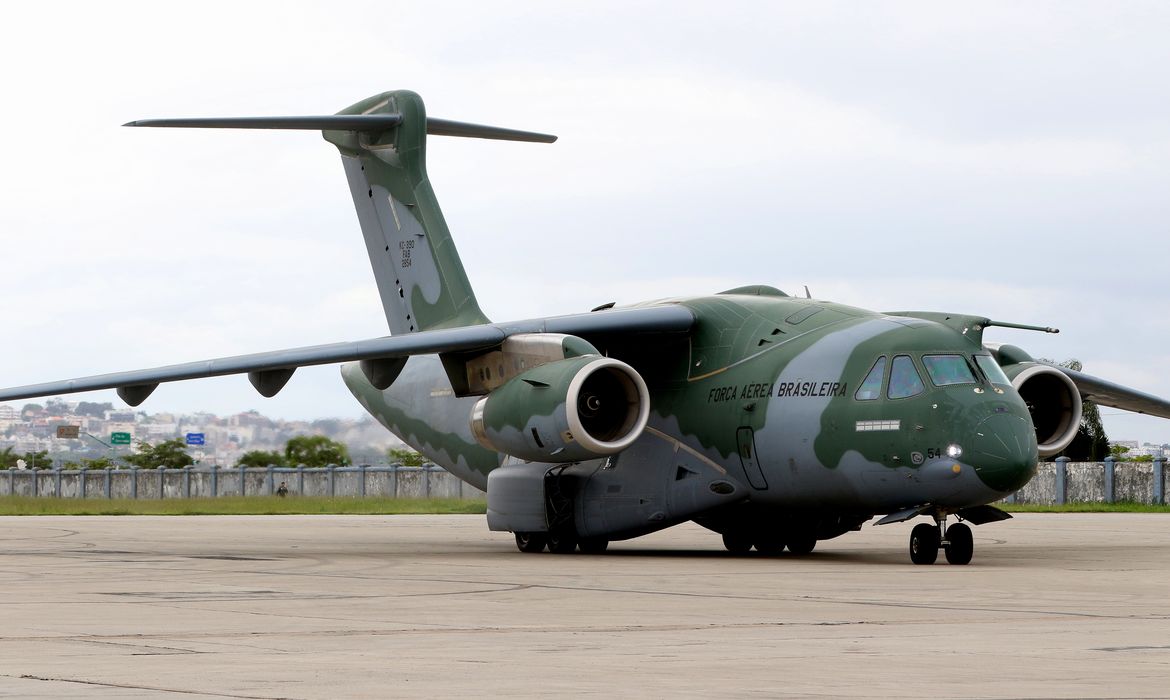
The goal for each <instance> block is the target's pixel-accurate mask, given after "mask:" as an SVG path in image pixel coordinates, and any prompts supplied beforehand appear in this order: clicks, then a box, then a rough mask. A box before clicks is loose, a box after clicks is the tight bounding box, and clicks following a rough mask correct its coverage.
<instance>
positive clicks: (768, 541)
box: [756, 535, 784, 557]
mask: <svg viewBox="0 0 1170 700" xmlns="http://www.w3.org/2000/svg"><path fill="white" fill-rule="evenodd" d="M756 551H757V552H759V553H760V554H763V555H764V556H766V557H774V556H776V555H778V554H780V553H781V552H783V551H784V538H783V537H781V536H780V535H764V536H762V537H760V538H759V539H758V540H756Z"/></svg>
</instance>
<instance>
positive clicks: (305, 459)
mask: <svg viewBox="0 0 1170 700" xmlns="http://www.w3.org/2000/svg"><path fill="white" fill-rule="evenodd" d="M284 457H285V461H286V465H285V466H289V467H295V466H299V465H301V464H303V465H305V466H306V467H327V466H329V465H330V464H335V465H337V466H339V467H344V466H347V465H348V464H349V449H348V448H347V447H346V446H345V445H343V444H342V443H340V442H337V441H336V440H330V439H329V438H327V437H325V436H324V435H298V436H296V437H294V438H292V439H291V440H289V441H288V444H286V445H285V446H284Z"/></svg>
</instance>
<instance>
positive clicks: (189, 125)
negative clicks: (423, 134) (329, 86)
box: [122, 114, 557, 143]
mask: <svg viewBox="0 0 1170 700" xmlns="http://www.w3.org/2000/svg"><path fill="white" fill-rule="evenodd" d="M401 123H402V115H401V114H323V115H318V116H307V117H199V118H193V119H138V120H135V121H132V122H126V123H125V124H123V125H122V126H152V127H166V128H173V129H305V130H310V131H364V132H377V131H387V130H389V129H393V128H394V127H396V126H398V125H399V124H401ZM427 133H428V134H431V135H434V136H463V137H467V138H477V139H496V140H502V141H528V142H535V143H552V142H554V141H556V140H557V137H556V136H553V135H551V134H540V133H536V132H534V131H519V130H517V129H504V128H501V127H498V126H484V125H482V124H469V123H467V122H456V121H451V120H450V119H433V118H429V117H428V118H427Z"/></svg>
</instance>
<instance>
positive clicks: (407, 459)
mask: <svg viewBox="0 0 1170 700" xmlns="http://www.w3.org/2000/svg"><path fill="white" fill-rule="evenodd" d="M386 458H387V459H389V460H390V463H391V464H401V465H402V466H404V467H421V466H422V465H423V464H425V463H426V458H425V457H423V456H422V455H421V454H419V453H417V452H415V451H414V450H403V449H398V448H394V447H391V448H390V449H389V450H387V451H386Z"/></svg>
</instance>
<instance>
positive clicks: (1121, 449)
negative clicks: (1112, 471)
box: [1109, 445, 1129, 462]
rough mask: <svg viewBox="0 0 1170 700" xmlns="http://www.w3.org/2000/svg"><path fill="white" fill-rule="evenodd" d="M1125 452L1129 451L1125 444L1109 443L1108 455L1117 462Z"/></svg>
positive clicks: (1122, 457) (1123, 456)
mask: <svg viewBox="0 0 1170 700" xmlns="http://www.w3.org/2000/svg"><path fill="white" fill-rule="evenodd" d="M1126 452H1129V448H1128V447H1126V446H1125V445H1110V446H1109V456H1110V457H1112V458H1113V459H1115V460H1116V461H1118V462H1120V461H1121V460H1122V459H1124V458H1125V453H1126Z"/></svg>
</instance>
